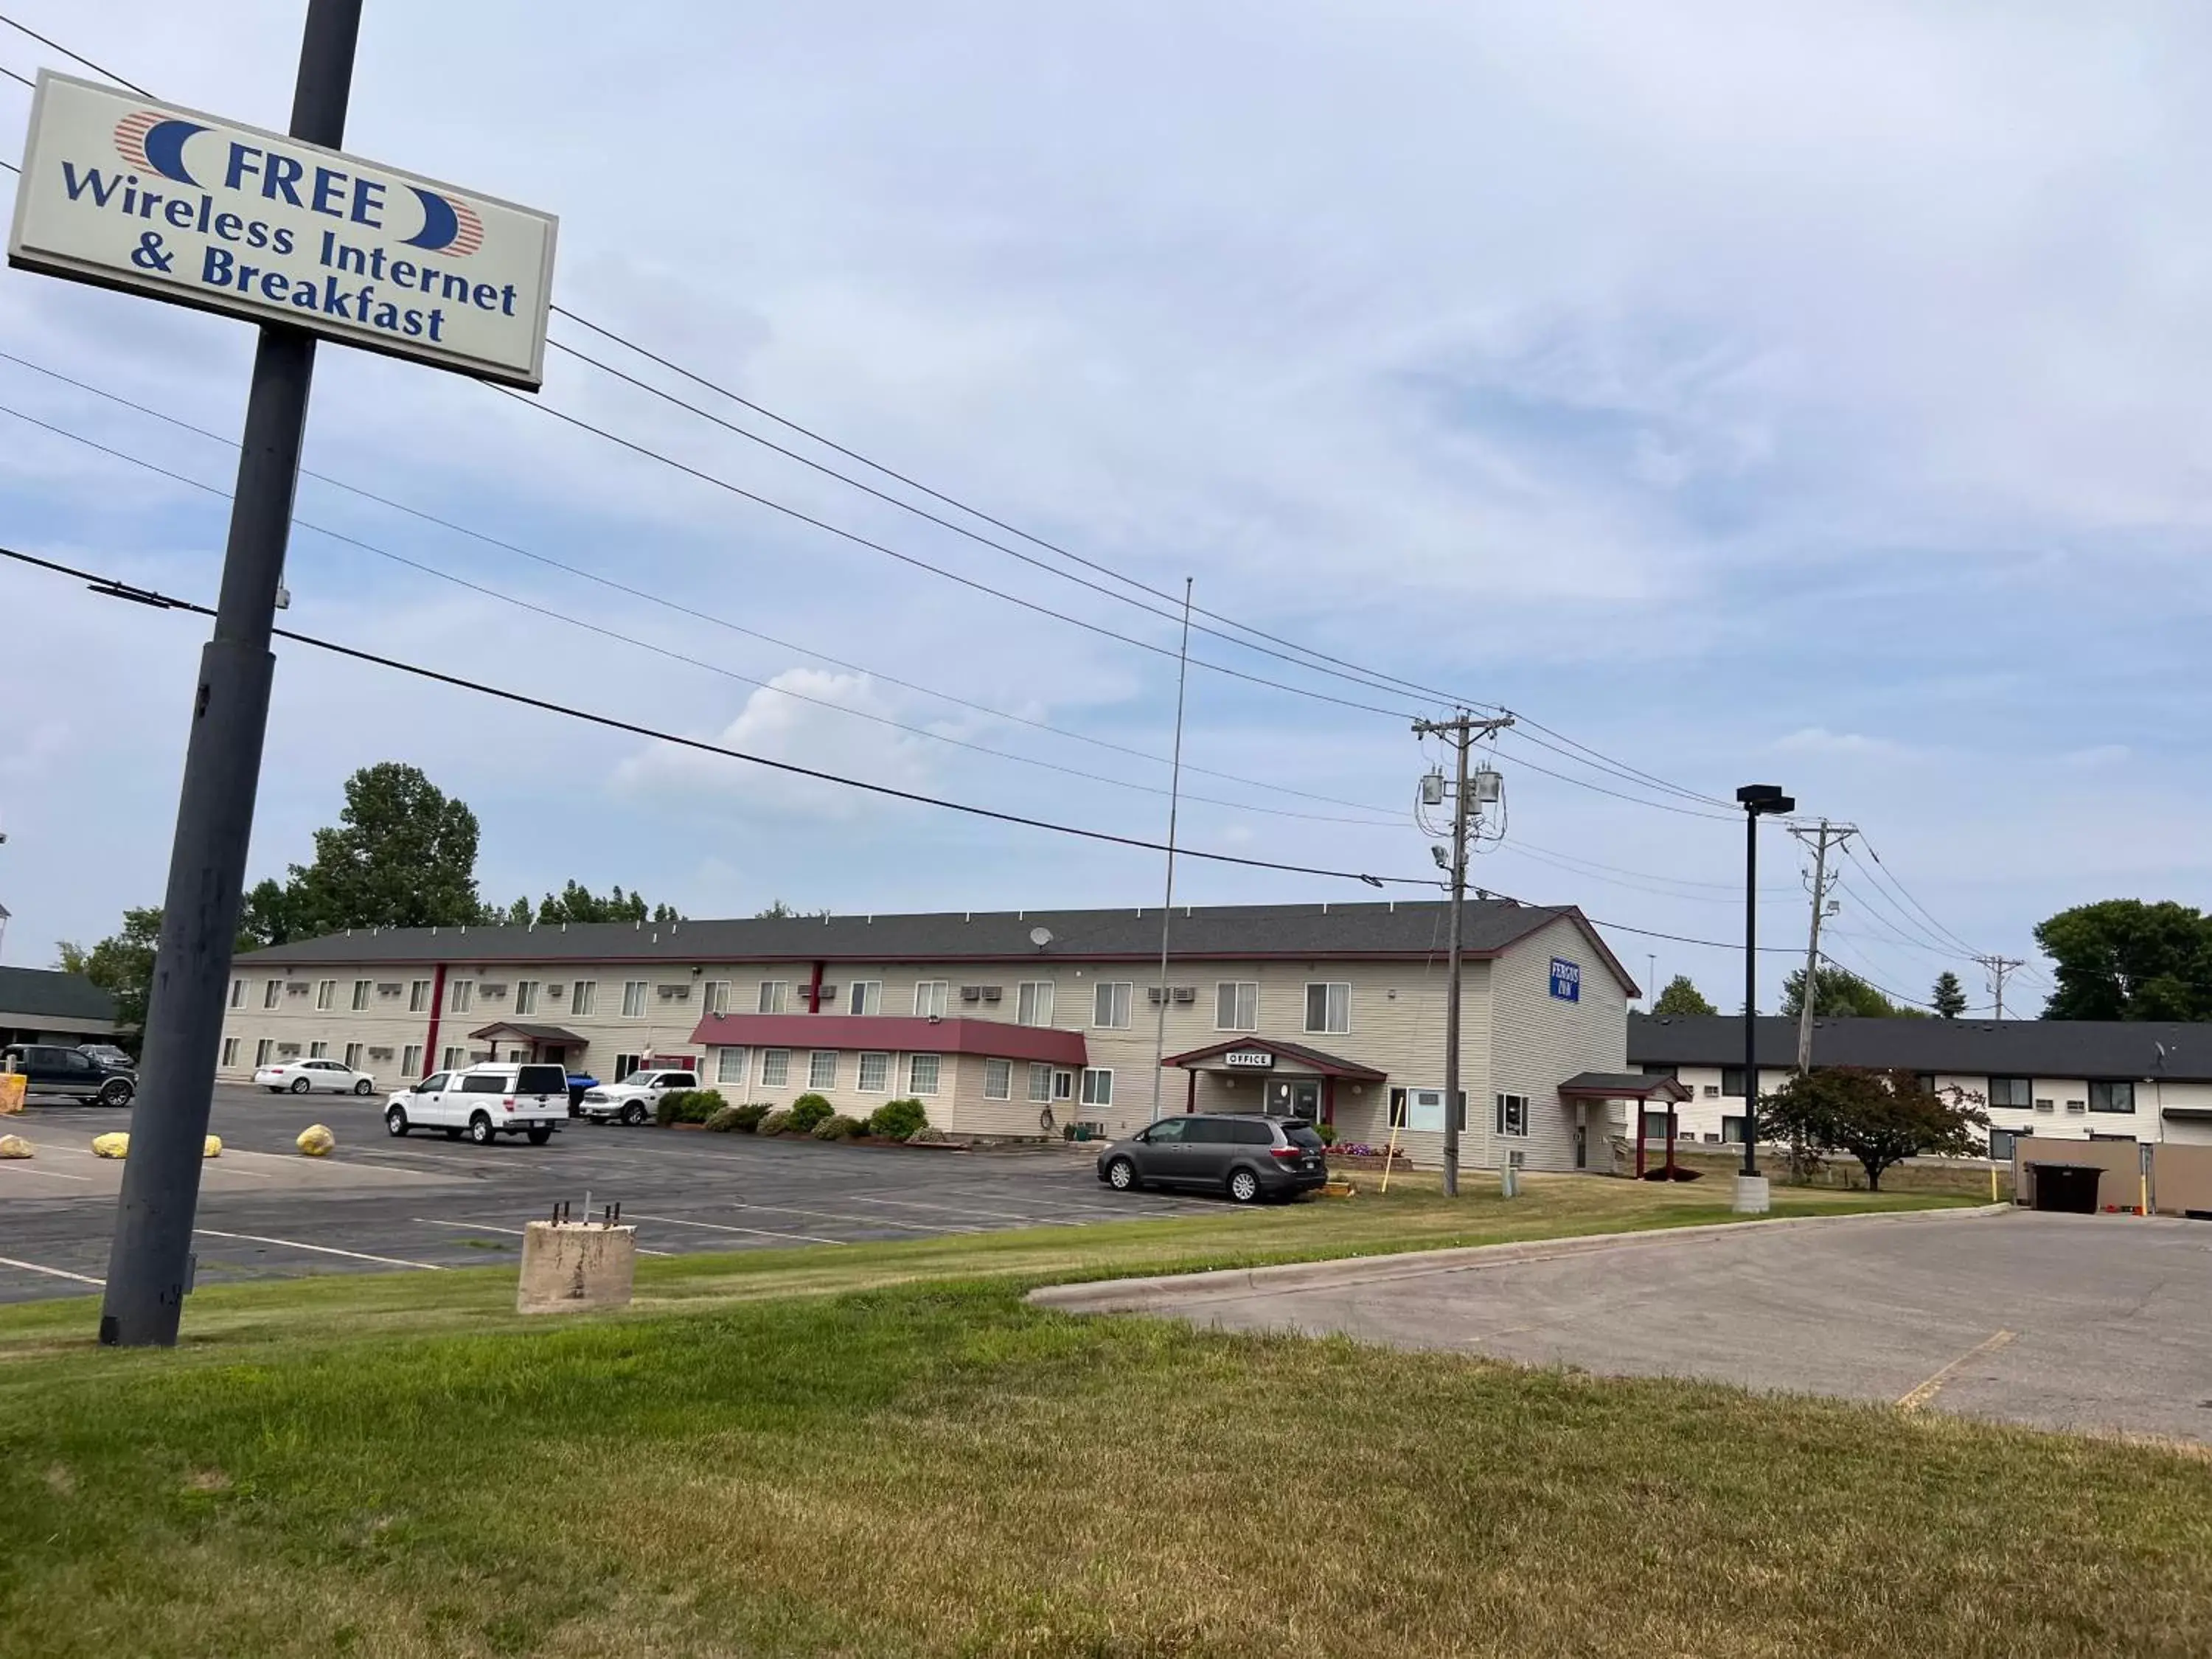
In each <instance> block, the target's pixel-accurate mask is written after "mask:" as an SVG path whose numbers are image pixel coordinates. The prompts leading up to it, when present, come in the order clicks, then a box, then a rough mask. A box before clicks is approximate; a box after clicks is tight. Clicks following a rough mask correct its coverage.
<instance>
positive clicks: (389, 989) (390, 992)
mask: <svg viewBox="0 0 2212 1659" xmlns="http://www.w3.org/2000/svg"><path fill="white" fill-rule="evenodd" d="M376 994H377V995H379V996H380V997H396V996H398V994H399V982H398V981H397V980H394V981H392V983H391V984H389V985H379V986H378V987H376Z"/></svg>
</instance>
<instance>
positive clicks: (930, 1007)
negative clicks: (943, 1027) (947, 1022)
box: [914, 979, 951, 1019]
mask: <svg viewBox="0 0 2212 1659" xmlns="http://www.w3.org/2000/svg"><path fill="white" fill-rule="evenodd" d="M950 986H951V981H950V980H942V979H925V980H918V981H915V987H914V1017H915V1018H916V1019H943V1018H945V991H946V990H947V989H948V988H949V987H950Z"/></svg>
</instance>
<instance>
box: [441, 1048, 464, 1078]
mask: <svg viewBox="0 0 2212 1659" xmlns="http://www.w3.org/2000/svg"><path fill="white" fill-rule="evenodd" d="M460 1063H461V1051H460V1049H459V1048H454V1047H448V1048H447V1050H446V1054H445V1058H444V1059H442V1060H440V1061H439V1062H438V1069H439V1070H440V1071H441V1072H451V1071H455V1070H458V1069H459V1066H460Z"/></svg>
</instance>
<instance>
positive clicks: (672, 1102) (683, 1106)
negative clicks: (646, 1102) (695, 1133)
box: [653, 1089, 728, 1129]
mask: <svg viewBox="0 0 2212 1659" xmlns="http://www.w3.org/2000/svg"><path fill="white" fill-rule="evenodd" d="M726 1104H728V1103H727V1102H726V1101H725V1100H724V1099H723V1098H722V1092H721V1091H720V1090H719V1089H671V1090H670V1091H668V1092H667V1093H666V1094H665V1095H663V1096H661V1097H660V1098H659V1100H657V1101H655V1102H654V1103H653V1120H654V1121H656V1122H658V1123H659V1125H660V1127H662V1128H664V1129H665V1128H666V1127H668V1126H669V1125H670V1124H671V1123H704V1122H705V1121H707V1120H708V1118H710V1117H712V1116H714V1114H715V1113H717V1112H719V1111H720V1110H721V1109H722V1108H723V1107H724V1106H726Z"/></svg>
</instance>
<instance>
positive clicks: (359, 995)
mask: <svg viewBox="0 0 2212 1659" xmlns="http://www.w3.org/2000/svg"><path fill="white" fill-rule="evenodd" d="M369 988H370V987H369V981H367V980H365V979H357V980H356V981H354V982H353V1011H354V1012H356V1014H360V1013H366V1012H368V993H369Z"/></svg>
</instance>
